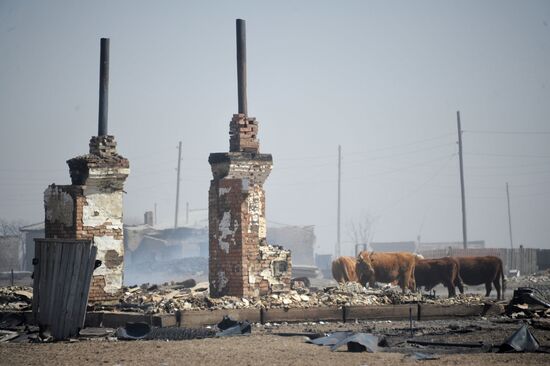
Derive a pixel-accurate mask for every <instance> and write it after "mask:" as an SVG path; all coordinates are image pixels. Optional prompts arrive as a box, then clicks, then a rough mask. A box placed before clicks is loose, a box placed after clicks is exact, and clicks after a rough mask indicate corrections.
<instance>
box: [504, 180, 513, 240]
mask: <svg viewBox="0 0 550 366" xmlns="http://www.w3.org/2000/svg"><path fill="white" fill-rule="evenodd" d="M506 198H508V229H509V230H510V249H514V242H513V241H512V215H511V214H510V190H509V189H508V182H506Z"/></svg>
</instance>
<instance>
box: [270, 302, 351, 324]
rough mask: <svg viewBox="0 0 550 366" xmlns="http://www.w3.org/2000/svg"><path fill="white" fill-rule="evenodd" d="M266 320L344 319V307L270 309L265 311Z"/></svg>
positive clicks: (277, 321) (278, 321)
mask: <svg viewBox="0 0 550 366" xmlns="http://www.w3.org/2000/svg"><path fill="white" fill-rule="evenodd" d="M263 318H264V319H263V320H264V322H272V323H273V322H276V323H280V322H289V323H290V322H306V321H307V322H318V321H342V320H343V315H342V309H340V308H338V307H337V306H332V307H328V306H327V307H315V308H314V307H312V308H307V309H305V308H304V309H268V310H265V311H264V316H263Z"/></svg>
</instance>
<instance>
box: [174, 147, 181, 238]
mask: <svg viewBox="0 0 550 366" xmlns="http://www.w3.org/2000/svg"><path fill="white" fill-rule="evenodd" d="M180 170H181V141H180V143H179V147H178V182H177V184H176V215H175V219H174V228H177V227H178V209H179V202H180Z"/></svg>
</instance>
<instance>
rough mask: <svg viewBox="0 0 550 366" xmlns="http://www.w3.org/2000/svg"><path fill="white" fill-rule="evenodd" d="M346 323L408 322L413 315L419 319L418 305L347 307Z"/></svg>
mask: <svg viewBox="0 0 550 366" xmlns="http://www.w3.org/2000/svg"><path fill="white" fill-rule="evenodd" d="M345 311H346V313H345V317H346V321H353V320H355V319H357V320H407V319H409V316H410V315H412V317H413V319H416V318H417V313H418V305H417V304H404V305H368V306H347V307H346V309H345Z"/></svg>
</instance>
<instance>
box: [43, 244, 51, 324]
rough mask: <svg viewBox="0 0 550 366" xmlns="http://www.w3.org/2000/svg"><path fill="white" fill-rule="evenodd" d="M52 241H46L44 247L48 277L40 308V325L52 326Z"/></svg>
mask: <svg viewBox="0 0 550 366" xmlns="http://www.w3.org/2000/svg"><path fill="white" fill-rule="evenodd" d="M50 247H51V246H50V242H49V241H46V242H44V247H43V248H42V255H43V256H44V257H45V259H46V278H45V279H44V286H43V287H42V288H41V292H42V299H43V306H41V310H40V325H42V326H47V327H50V326H51V320H50V316H51V314H50V309H51V307H50V300H51V287H52V286H51V281H52V277H53V259H54V258H53V255H52V253H51V250H50Z"/></svg>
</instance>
